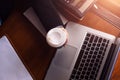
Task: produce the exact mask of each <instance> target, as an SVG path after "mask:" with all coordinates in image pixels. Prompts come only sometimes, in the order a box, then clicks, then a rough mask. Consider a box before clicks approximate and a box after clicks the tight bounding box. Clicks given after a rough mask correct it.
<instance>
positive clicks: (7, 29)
mask: <svg viewBox="0 0 120 80" xmlns="http://www.w3.org/2000/svg"><path fill="white" fill-rule="evenodd" d="M97 3H99V4H100V5H102V6H104V7H105V8H106V9H108V10H110V11H111V12H113V13H114V14H116V15H117V16H119V17H120V0H98V1H97ZM79 23H80V24H83V25H86V26H90V27H92V28H95V29H98V30H101V31H104V32H106V33H110V34H112V35H115V36H118V34H119V33H120V30H119V29H117V28H115V27H114V26H113V25H111V24H110V23H108V22H106V21H105V20H103V19H102V18H101V17H99V16H97V15H96V14H95V13H94V12H93V11H92V10H90V11H89V12H88V13H87V14H86V15H85V17H84V18H83V19H82V20H80V21H79ZM2 35H6V36H8V38H9V40H10V41H11V43H12V45H13V47H14V48H15V50H16V51H17V53H18V55H19V57H20V58H21V60H22V61H23V63H24V64H25V66H26V68H27V69H28V71H29V72H30V73H31V75H32V77H33V78H34V80H43V78H44V76H45V73H46V71H47V69H48V67H49V64H50V61H51V59H52V57H53V56H54V54H55V50H56V49H54V48H51V47H49V46H48V44H47V43H46V39H45V38H44V37H43V36H42V35H41V33H40V32H39V31H38V30H37V29H36V28H35V27H34V26H33V25H32V24H31V23H30V22H29V21H28V20H27V19H26V18H25V17H24V16H23V15H22V13H21V12H19V11H14V12H13V13H12V14H11V15H10V16H9V18H8V19H7V21H6V22H5V23H4V24H3V26H2V27H1V28H0V36H2ZM119 79H120V55H119V56H118V59H117V62H116V65H115V68H114V71H113V74H112V77H111V80H119Z"/></svg>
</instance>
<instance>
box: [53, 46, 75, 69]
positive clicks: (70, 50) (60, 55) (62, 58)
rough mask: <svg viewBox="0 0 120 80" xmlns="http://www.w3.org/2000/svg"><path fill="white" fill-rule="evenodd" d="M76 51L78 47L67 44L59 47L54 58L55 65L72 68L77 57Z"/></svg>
mask: <svg viewBox="0 0 120 80" xmlns="http://www.w3.org/2000/svg"><path fill="white" fill-rule="evenodd" d="M76 51H77V48H75V47H72V46H70V45H65V46H64V47H62V48H60V49H58V50H57V52H56V55H55V58H54V64H55V66H56V67H60V68H66V69H70V67H71V64H72V63H73V60H74V58H75V54H76Z"/></svg>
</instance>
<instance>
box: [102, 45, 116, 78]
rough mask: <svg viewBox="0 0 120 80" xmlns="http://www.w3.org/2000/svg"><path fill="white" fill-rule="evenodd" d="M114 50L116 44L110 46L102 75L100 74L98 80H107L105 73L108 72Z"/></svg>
mask: <svg viewBox="0 0 120 80" xmlns="http://www.w3.org/2000/svg"><path fill="white" fill-rule="evenodd" d="M115 48H116V44H111V47H110V51H109V53H108V56H107V59H106V62H105V65H104V68H103V70H102V74H101V77H100V80H108V75H107V72H108V71H109V68H110V63H111V60H112V57H113V53H114V51H115Z"/></svg>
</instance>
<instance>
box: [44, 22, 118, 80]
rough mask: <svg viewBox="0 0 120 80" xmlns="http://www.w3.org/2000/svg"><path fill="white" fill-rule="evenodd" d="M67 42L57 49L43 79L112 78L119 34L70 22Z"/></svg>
mask: <svg viewBox="0 0 120 80" xmlns="http://www.w3.org/2000/svg"><path fill="white" fill-rule="evenodd" d="M66 30H67V31H68V34H69V38H68V41H67V43H66V44H65V45H64V46H63V47H61V48H59V49H57V51H56V54H55V56H54V57H53V59H52V61H51V64H50V66H49V68H48V70H47V73H46V75H45V78H44V80H110V76H111V74H112V70H113V68H114V64H115V61H116V59H117V55H118V53H119V47H120V38H117V37H115V36H113V35H111V34H108V33H105V32H101V31H98V30H95V29H92V28H89V27H87V26H84V25H80V24H78V23H74V22H68V24H67V26H66Z"/></svg>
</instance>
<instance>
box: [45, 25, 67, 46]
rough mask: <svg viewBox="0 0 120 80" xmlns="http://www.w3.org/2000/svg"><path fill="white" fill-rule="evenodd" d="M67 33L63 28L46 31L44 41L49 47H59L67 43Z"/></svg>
mask: <svg viewBox="0 0 120 80" xmlns="http://www.w3.org/2000/svg"><path fill="white" fill-rule="evenodd" d="M67 37H68V34H67V31H66V30H65V29H64V28H61V27H56V28H53V29H51V30H50V31H48V33H47V36H46V39H47V42H48V44H49V45H50V46H52V47H61V46H62V45H64V44H65V43H66V41H67Z"/></svg>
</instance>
